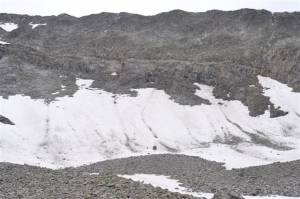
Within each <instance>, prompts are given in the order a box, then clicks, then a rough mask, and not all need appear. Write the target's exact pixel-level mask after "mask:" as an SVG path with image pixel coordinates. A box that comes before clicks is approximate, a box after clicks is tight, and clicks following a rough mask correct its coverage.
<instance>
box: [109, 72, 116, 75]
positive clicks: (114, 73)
mask: <svg viewBox="0 0 300 199" xmlns="http://www.w3.org/2000/svg"><path fill="white" fill-rule="evenodd" d="M110 75H112V76H116V75H118V74H117V73H116V72H113V73H111V74H110Z"/></svg>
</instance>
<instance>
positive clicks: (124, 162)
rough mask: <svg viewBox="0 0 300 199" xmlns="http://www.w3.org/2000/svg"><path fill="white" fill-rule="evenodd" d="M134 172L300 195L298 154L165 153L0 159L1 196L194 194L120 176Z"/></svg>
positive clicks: (207, 188) (212, 186)
mask: <svg viewBox="0 0 300 199" xmlns="http://www.w3.org/2000/svg"><path fill="white" fill-rule="evenodd" d="M90 173H99V175H90ZM135 173H145V174H159V175H167V176H171V178H173V179H177V180H179V181H180V182H181V183H183V185H182V186H184V187H187V188H192V190H193V191H199V192H212V193H215V192H216V191H217V190H222V189H223V190H224V189H228V190H233V191H236V192H239V193H242V194H243V195H283V196H294V197H299V196H300V175H299V174H300V160H298V161H293V162H286V163H274V164H270V165H265V166H258V167H249V168H243V169H233V170H226V169H225V168H224V167H223V166H222V164H221V163H217V162H212V161H207V160H204V159H201V158H198V157H191V156H185V155H171V154H163V155H149V156H139V157H130V158H123V159H116V160H108V161H103V162H99V163H95V164H91V165H87V166H82V167H78V168H66V169H61V170H50V169H45V168H39V167H32V166H27V165H14V164H10V163H0V198H194V197H192V196H187V195H181V194H177V193H171V192H169V191H167V190H164V189H161V188H154V187H153V186H151V185H144V184H142V183H139V182H134V181H131V180H128V179H123V178H120V177H118V176H117V174H135Z"/></svg>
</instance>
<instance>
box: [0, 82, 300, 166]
mask: <svg viewBox="0 0 300 199" xmlns="http://www.w3.org/2000/svg"><path fill="white" fill-rule="evenodd" d="M259 79H260V83H261V84H262V85H263V86H264V87H268V88H269V89H267V90H265V95H269V96H270V97H271V101H272V102H274V103H275V105H276V106H281V107H282V108H283V109H284V110H288V111H290V113H289V114H288V115H286V116H284V117H279V118H270V117H269V113H268V111H266V113H265V114H264V115H261V116H258V117H250V116H249V113H248V109H247V107H245V106H244V105H243V104H242V103H241V102H239V101H223V100H220V99H216V98H215V97H214V96H213V94H212V89H213V87H210V86H206V85H201V84H196V85H197V86H198V87H199V89H198V90H197V92H196V93H195V94H196V95H199V96H201V97H202V98H205V99H208V100H209V101H210V102H211V103H212V104H211V105H204V104H203V105H198V106H184V105H180V104H177V103H175V102H174V101H173V100H171V99H170V96H169V95H167V94H166V93H165V92H164V91H162V90H157V89H154V88H145V89H137V90H136V91H137V92H138V95H137V97H131V96H127V95H115V94H112V93H109V92H106V91H103V90H97V89H91V88H89V86H90V85H91V84H92V82H93V81H92V80H82V79H78V80H77V82H76V83H77V84H78V86H79V90H78V91H77V92H76V93H75V94H74V95H73V97H69V96H65V97H58V98H56V100H55V101H53V102H51V103H49V104H46V103H45V102H44V100H33V99H31V98H30V97H27V96H23V95H15V96H10V97H9V98H8V99H4V98H2V97H0V114H1V115H3V116H5V117H7V118H9V119H10V120H11V121H12V122H14V123H15V124H16V125H15V126H10V125H4V124H1V123H0V162H1V161H6V162H12V163H20V164H24V163H26V164H30V165H38V166H45V167H50V168H58V167H65V166H79V165H82V164H88V163H93V162H97V161H101V160H106V159H112V158H120V157H128V156H133V155H145V154H154V153H181V154H186V155H197V156H200V157H203V158H205V159H209V160H215V161H218V162H224V163H225V166H226V167H227V168H228V169H230V168H240V167H246V166H255V165H262V164H268V163H272V162H277V161H290V160H296V159H299V153H300V150H299V148H300V117H299V116H298V115H297V114H298V113H299V111H298V110H297V108H298V107H297V105H296V103H294V100H295V99H299V95H300V94H299V93H293V92H292V91H291V89H290V88H289V87H287V86H286V85H284V84H281V83H279V82H277V81H275V80H270V79H268V78H265V77H259ZM62 88H63V86H62ZM290 97H293V98H292V99H290ZM220 102H221V104H222V105H220ZM295 102H297V101H296V100H295ZM245 132H248V133H252V134H259V133H258V132H263V133H264V135H263V136H264V137H265V138H266V139H268V140H270V142H272V143H277V144H281V145H285V146H289V147H291V148H293V150H287V151H282V150H276V149H273V148H270V147H267V146H262V145H257V144H255V143H253V142H252V141H251V138H250V137H249V136H248V134H247V133H245ZM230 137H238V138H239V139H241V140H242V142H241V143H236V144H235V145H227V144H225V143H226V141H228V139H229V140H230ZM222 143H223V144H222ZM153 146H157V150H155V151H153V150H152V148H153Z"/></svg>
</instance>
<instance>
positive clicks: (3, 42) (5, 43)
mask: <svg viewBox="0 0 300 199" xmlns="http://www.w3.org/2000/svg"><path fill="white" fill-rule="evenodd" d="M8 44H10V43H7V42H5V41H0V45H8Z"/></svg>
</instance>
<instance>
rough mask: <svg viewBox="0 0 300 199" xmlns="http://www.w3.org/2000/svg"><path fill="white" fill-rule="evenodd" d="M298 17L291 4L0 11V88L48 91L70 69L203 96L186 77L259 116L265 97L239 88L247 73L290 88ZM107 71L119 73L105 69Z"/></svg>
mask: <svg viewBox="0 0 300 199" xmlns="http://www.w3.org/2000/svg"><path fill="white" fill-rule="evenodd" d="M299 19H300V14H299V13H298V12H294V13H270V12H268V11H266V10H251V9H242V10H238V11H230V12H223V11H218V10H212V11H207V12H205V13H188V12H184V11H181V10H174V11H171V12H168V13H162V14H158V15H155V16H140V15H133V14H129V13H120V14H113V13H101V14H96V15H90V16H85V17H81V18H75V17H72V16H69V15H66V14H62V15H59V16H48V17H40V16H27V15H12V14H1V15H0V23H2V24H5V23H15V24H17V25H18V28H17V29H14V30H12V31H10V32H7V31H5V30H3V29H2V30H1V29H0V30H1V34H0V36H1V38H2V40H4V41H6V42H9V43H11V45H5V46H2V47H1V51H0V57H2V59H1V65H2V66H6V67H1V77H3V78H1V85H2V86H1V95H2V96H7V95H8V94H20V93H21V94H28V95H30V96H33V97H37V98H38V97H46V98H52V97H51V96H49V93H51V92H52V91H55V90H56V89H58V87H59V86H60V84H59V83H62V82H63V81H66V80H65V79H62V78H60V77H59V76H58V73H57V72H56V71H57V70H59V71H60V73H63V72H66V73H67V74H68V80H69V81H68V82H70V84H71V85H72V82H73V85H74V78H72V76H71V75H70V73H71V72H72V74H73V75H80V76H82V77H86V78H90V79H94V80H96V81H95V83H94V84H93V86H94V87H97V88H103V89H105V90H108V91H112V92H117V93H128V92H130V90H129V89H130V88H143V87H155V88H159V89H164V90H165V91H166V92H167V93H168V94H170V95H171V96H172V97H173V98H174V99H175V100H176V101H177V102H179V103H182V104H191V105H193V104H199V103H208V102H207V101H205V100H203V99H201V98H199V97H195V96H194V92H195V89H196V87H195V86H194V85H193V83H194V82H199V83H204V84H207V85H211V86H214V87H215V88H214V94H215V96H216V97H218V98H222V99H225V100H233V99H236V100H240V101H242V102H243V104H245V105H246V106H247V107H248V109H249V111H250V115H252V116H256V115H261V114H263V113H264V111H265V110H267V109H268V105H272V103H271V102H270V101H269V100H268V98H266V97H264V96H263V95H261V88H260V87H258V88H249V85H251V84H254V85H257V78H256V76H257V75H263V76H269V77H272V78H274V79H277V80H279V81H281V82H283V83H288V85H290V86H291V87H292V88H293V89H294V90H295V91H300V79H299V77H300V67H299V62H300V60H299V59H300V58H299V47H300V41H299V37H300V31H299V30H300V22H299V21H300V20H299ZM32 24H35V26H34V25H32ZM39 24H42V25H39ZM45 24H46V25H45ZM112 71H113V72H117V73H118V74H120V75H119V76H118V77H117V78H111V76H110V75H109V74H110V73H111V72H112ZM20 82H22V83H20ZM16 84H17V85H16ZM4 85H5V86H4ZM8 87H9V88H10V89H7V88H8ZM72 91H73V90H72V89H71V91H69V92H68V94H72V93H73V92H74V91H73V92H72ZM275 108H276V107H275ZM275 108H274V107H273V106H270V108H269V109H270V111H271V112H272V115H273V116H274V117H276V116H280V115H282V114H283V113H282V112H281V111H278V110H277V109H275Z"/></svg>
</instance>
